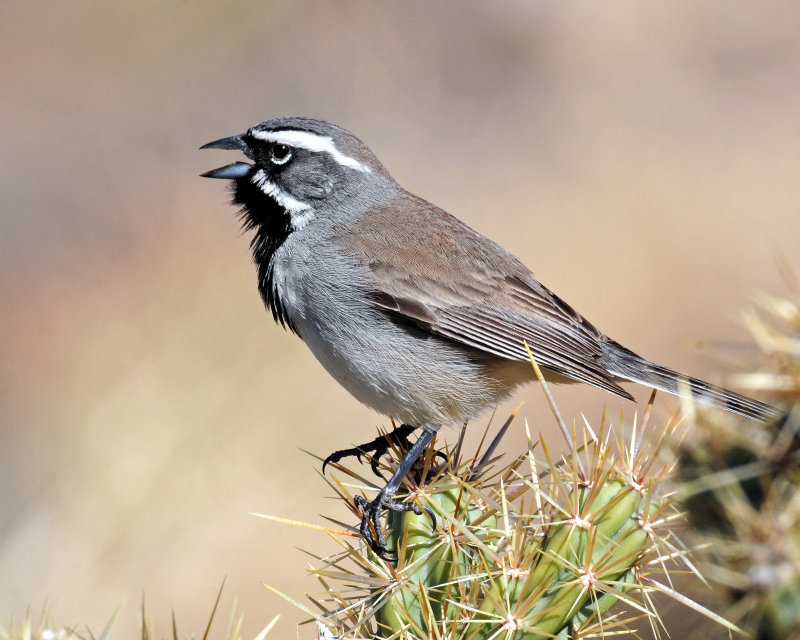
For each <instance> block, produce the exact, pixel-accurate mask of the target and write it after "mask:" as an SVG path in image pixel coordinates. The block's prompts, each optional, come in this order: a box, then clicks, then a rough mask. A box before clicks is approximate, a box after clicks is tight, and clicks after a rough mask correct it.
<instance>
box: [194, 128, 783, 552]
mask: <svg viewBox="0 0 800 640" xmlns="http://www.w3.org/2000/svg"><path fill="white" fill-rule="evenodd" d="M201 149H224V150H234V151H240V152H242V153H243V154H244V156H245V158H246V161H237V162H233V163H231V164H227V165H225V166H223V167H220V168H217V169H213V170H211V171H208V172H206V173H203V174H201V175H202V176H203V177H207V178H218V179H224V180H229V181H230V182H231V191H232V203H233V204H234V205H236V206H237V207H239V212H240V216H241V219H242V224H243V227H244V228H245V229H246V230H247V231H252V232H253V235H252V241H251V250H252V255H253V260H254V262H255V266H256V270H257V275H258V289H259V292H260V294H261V297H262V299H263V301H264V304H265V306H266V307H267V308H268V309H269V311H271V313H272V316H273V318H274V319H275V321H276V322H277V323H278V324H280V325H282V326H283V327H285V328H287V329H288V330H289V331H291V332H292V333H295V334H297V335H298V336H299V337H300V338H301V339H302V340H303V341H304V342H305V344H306V345H307V346H308V347H309V349H310V350H311V352H312V353H313V354H314V356H315V357H316V358H317V360H318V361H319V362H320V363H321V364H322V366H323V367H324V368H325V369H326V370H327V371H328V372H329V373H330V375H331V376H332V377H333V378H334V379H336V380H337V381H338V382H339V383H340V384H341V385H342V386H343V387H344V388H345V389H346V390H347V391H349V392H350V394H352V395H353V396H354V397H355V398H356V399H357V400H359V401H360V402H362V403H364V404H365V405H367V406H369V407H371V408H372V409H374V410H376V411H377V412H379V413H381V414H383V415H386V416H390V417H392V418H394V419H397V420H399V421H400V422H401V423H402V424H403V425H404V426H405V427H407V428H409V429H414V428H418V429H421V430H422V432H421V435H420V436H418V438H417V440H416V441H415V442H414V444H413V445H412V446H411V447H410V449H409V450H408V452H407V453H406V455H405V457H404V458H403V459H402V460H401V462H400V464H399V465H398V466H397V468H396V470H395V472H394V474H393V475H392V477H391V478H390V480H389V481H388V483H387V484H386V485H385V486H384V487H383V488H382V489H381V490H380V492H379V493H378V495H377V496H376V497H375V498H374V499H373V500H371V501H367V500H366V498H364V497H362V496H356V500H355V502H356V505H357V507H358V509H359V510H360V512H361V515H362V520H361V523H360V533H361V534H362V535H363V537H364V538H365V539H366V541H367V543H368V544H369V546H370V547H371V548H372V549H373V550H374V551H375V552H376V553H378V555H380V556H381V557H384V558H386V557H387V556H386V553H387V550H386V545H385V537H384V534H383V532H382V529H381V526H380V521H381V518H382V516H383V515H384V514H385V512H386V511H387V509H391V510H413V511H415V512H417V513H420V510H419V507H417V506H416V505H415V504H413V503H412V504H409V503H407V502H400V501H397V500H395V499H394V495H395V493H396V492H397V490H398V488H399V486H400V485H401V483H402V481H403V478H404V477H405V475H406V474H407V473H408V472H409V470H410V469H411V468H412V466H413V464H414V462H415V461H416V460H417V458H418V457H419V456H420V454H421V452H422V451H423V450H424V449H425V447H426V446H427V445H428V444H429V443H430V442H431V440H432V439H433V437H434V434H435V433H436V432H437V431H438V430H439V429H441V428H442V427H444V426H446V425H462V424H465V423H468V422H469V421H471V420H473V419H475V418H477V417H478V416H480V415H481V414H482V413H483V412H484V411H486V410H487V409H489V408H491V407H495V406H496V405H497V404H498V403H499V402H500V401H502V400H503V399H505V398H506V397H507V396H509V395H510V394H511V393H512V392H513V391H514V390H515V389H516V388H517V387H519V386H520V385H522V384H524V383H527V382H531V381H533V380H535V372H534V369H533V367H532V366H531V361H530V356H529V354H528V351H527V348H529V349H530V352H531V354H532V355H533V358H534V359H535V361H536V363H537V364H538V365H539V367H540V368H541V370H542V372H543V374H544V377H545V379H546V380H548V381H551V382H556V383H586V384H589V385H592V386H594V387H598V388H600V389H604V390H605V391H608V392H610V393H612V394H615V395H617V396H620V397H622V398H626V399H628V400H633V396H632V395H631V394H630V393H629V392H628V391H626V390H625V389H624V388H623V387H622V386H621V383H623V382H634V383H638V384H642V385H645V386H647V387H651V388H654V389H658V390H661V391H665V392H667V393H669V394H674V395H677V396H690V397H691V398H693V399H695V400H697V401H699V402H702V403H706V404H709V405H711V406H714V407H718V408H721V409H725V410H727V411H730V412H733V413H735V414H739V415H741V416H745V417H747V418H751V419H755V420H759V421H763V422H767V421H770V420H772V419H774V418H777V417H778V415H779V412H778V410H777V409H775V408H774V407H772V406H770V405H768V404H766V403H764V402H761V401H758V400H754V399H751V398H748V397H745V396H743V395H741V394H738V393H736V392H733V391H729V390H727V389H724V388H722V387H719V386H715V385H713V384H710V383H708V382H704V381H703V380H700V379H697V378H693V377H691V376H687V375H684V374H682V373H678V372H677V371H674V370H672V369H669V368H668V367H665V366H662V365H660V364H656V363H654V362H650V361H648V360H646V359H645V358H643V357H641V356H639V355H637V354H636V353H634V352H633V351H631V350H630V349H628V348H626V347H624V346H622V345H621V344H620V343H618V342H616V341H615V340H613V339H611V338H610V337H608V336H607V335H606V334H604V333H603V332H602V331H600V330H599V329H598V328H597V327H595V325H593V324H592V323H591V322H589V320H587V319H586V318H585V317H584V316H582V315H581V314H580V313H578V312H577V311H575V309H573V307H571V306H570V305H569V304H567V303H566V302H565V301H564V300H563V299H562V298H560V297H559V296H558V295H556V294H555V293H553V292H552V291H551V290H549V289H548V288H547V287H545V286H544V285H543V284H541V283H540V282H539V281H538V280H537V279H536V278H535V277H534V275H533V273H532V272H531V271H530V269H528V268H527V267H526V266H525V265H524V264H523V263H522V262H521V261H520V260H519V259H518V258H516V257H515V256H514V255H512V254H511V253H510V252H509V251H507V250H506V249H504V248H503V247H501V246H500V245H499V244H497V243H495V242H493V241H492V240H490V239H488V238H487V237H486V236H484V235H482V234H481V233H479V232H478V231H475V230H473V229H472V228H470V227H469V226H467V225H466V224H464V223H463V222H462V221H460V220H459V219H458V218H456V217H454V216H453V215H451V214H449V213H447V212H446V211H444V210H442V209H441V208H439V207H437V206H435V205H434V204H431V203H430V202H428V201H426V200H424V199H423V198H421V197H419V196H417V195H414V194H412V193H410V192H409V191H407V190H406V189H404V188H403V187H402V186H401V185H400V184H398V182H397V181H396V180H395V179H394V178H393V177H392V175H391V174H390V173H389V171H387V169H386V168H385V167H384V166H383V164H382V163H381V162H380V161H379V160H378V158H377V157H376V155H375V154H374V153H373V152H372V151H371V150H370V148H369V147H368V146H367V145H366V144H364V143H363V142H362V141H361V140H360V139H359V138H357V137H356V136H355V135H353V134H352V133H350V132H349V131H347V130H346V129H344V128H342V127H340V126H337V125H335V124H332V123H330V122H326V121H324V120H317V119H314V118H308V117H278V118H273V119H270V120H266V121H264V122H261V123H259V124H256V125H254V126H252V127H250V128H249V129H247V130H246V131H245V132H244V133H242V134H238V135H234V136H230V137H226V138H222V139H219V140H215V141H213V142H209V143H208V144H205V145H203V146H202V147H201Z"/></svg>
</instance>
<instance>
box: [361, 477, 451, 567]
mask: <svg viewBox="0 0 800 640" xmlns="http://www.w3.org/2000/svg"><path fill="white" fill-rule="evenodd" d="M353 501H354V502H355V505H356V507H357V508H358V510H359V511H360V512H361V526H360V527H359V533H360V534H361V537H362V538H364V540H365V541H366V542H367V544H368V545H369V548H370V549H372V550H373V551H374V552H375V555H377V556H378V557H379V558H381V559H383V560H386V561H387V562H396V561H397V558H392V557H391V556H390V555H389V549H388V548H387V546H386V536H385V534H384V533H383V527H382V526H381V522H380V521H381V517H382V516H383V514H384V513H386V511H395V512H405V511H413V512H414V513H415V514H416V515H418V516H420V515H422V512H423V511H425V513H427V514H428V517H430V519H431V522H432V528H433V529H434V530H435V529H436V516H435V515H434V513H433V511H431V510H430V509H429V508H428V507H420V506H419V505H418V504H416V503H414V502H399V501H397V500H394V492H393V491H392V492H389V491H386V488H384V489H383V490H382V491H381V492H380V493H379V494H378V495H377V496H376V497H375V499H374V500H372V501H371V502H370V501H368V500H367V499H366V498H364V497H363V496H360V495H357V496H355V497H354V498H353Z"/></svg>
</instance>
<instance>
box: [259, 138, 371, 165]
mask: <svg viewBox="0 0 800 640" xmlns="http://www.w3.org/2000/svg"><path fill="white" fill-rule="evenodd" d="M250 135H251V136H253V137H254V138H257V139H258V140H264V141H266V142H277V143H280V144H288V145H289V146H291V147H298V148H300V149H306V150H307V151H315V152H316V151H325V152H327V153H330V154H331V156H333V159H334V160H336V162H338V163H339V164H341V165H343V166H345V167H352V168H353V169H356V170H358V171H365V172H369V171H372V169H370V168H369V167H368V166H367V165H365V164H362V163H361V162H359V161H358V160H356V159H355V158H351V157H350V156H346V155H345V154H343V153H342V152H341V151H339V149H337V148H336V145H335V144H334V143H333V140H332V139H331V138H330V137H328V136H320V135H317V134H316V133H310V132H309V131H294V130H286V131H251V132H250Z"/></svg>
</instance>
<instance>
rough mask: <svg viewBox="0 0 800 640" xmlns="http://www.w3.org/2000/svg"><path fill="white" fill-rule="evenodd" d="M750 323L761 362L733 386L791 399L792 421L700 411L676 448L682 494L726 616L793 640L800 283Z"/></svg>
mask: <svg viewBox="0 0 800 640" xmlns="http://www.w3.org/2000/svg"><path fill="white" fill-rule="evenodd" d="M746 320H747V324H748V326H749V328H750V330H751V332H752V334H753V337H754V338H755V340H756V342H757V344H758V345H759V346H760V347H761V349H762V351H763V354H764V357H763V358H762V360H763V364H762V366H761V370H760V371H757V372H751V373H747V374H740V375H738V376H736V377H735V378H734V381H735V382H736V383H737V384H738V385H739V386H741V387H743V388H748V389H749V390H751V391H760V392H762V393H763V392H768V393H769V394H770V395H771V396H772V398H773V399H774V400H775V401H778V402H783V403H785V406H786V417H785V419H784V420H781V421H778V422H777V423H775V424H770V425H762V424H757V423H753V422H748V421H744V420H740V419H737V418H735V417H731V416H727V415H720V414H719V413H712V412H706V411H698V413H697V416H696V419H695V420H693V423H694V424H693V425H692V428H691V429H690V430H688V437H687V439H686V440H685V442H684V446H683V447H682V448H681V449H680V451H679V454H680V457H681V464H680V476H681V477H682V478H683V480H684V483H683V484H682V485H681V486H680V494H681V496H682V499H683V502H684V506H685V508H686V510H687V511H688V513H689V517H690V521H691V523H692V524H693V525H694V530H695V536H696V538H697V540H698V542H701V543H704V544H705V545H707V557H706V559H705V563H704V570H703V572H704V574H705V575H706V576H707V577H708V578H709V579H711V580H716V581H718V582H719V583H720V584H722V585H724V586H725V587H726V588H725V589H724V590H723V591H722V593H724V594H725V597H724V600H725V601H726V603H725V604H727V605H728V607H729V610H728V612H727V615H728V617H730V618H732V619H733V620H734V621H736V622H737V623H738V624H740V625H741V626H742V627H743V628H744V629H745V631H746V632H747V633H748V634H749V635H750V637H754V638H759V639H763V640H790V639H793V640H797V639H798V638H800V490H799V489H798V487H800V285H798V283H797V282H796V281H794V286H793V287H792V288H791V294H790V296H789V297H787V298H786V299H776V298H764V299H763V300H762V303H761V310H760V312H759V313H756V312H751V313H749V314H747V315H746ZM717 593H719V590H718V591H717ZM708 635H709V634H708V633H706V634H705V636H706V637H707V636H708Z"/></svg>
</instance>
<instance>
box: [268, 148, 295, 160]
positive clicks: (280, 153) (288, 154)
mask: <svg viewBox="0 0 800 640" xmlns="http://www.w3.org/2000/svg"><path fill="white" fill-rule="evenodd" d="M291 159H292V148H291V147H290V146H289V145H288V144H274V145H272V148H271V149H270V150H269V161H270V162H271V163H272V164H279V165H280V164H286V163H287V162H289V160H291Z"/></svg>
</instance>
